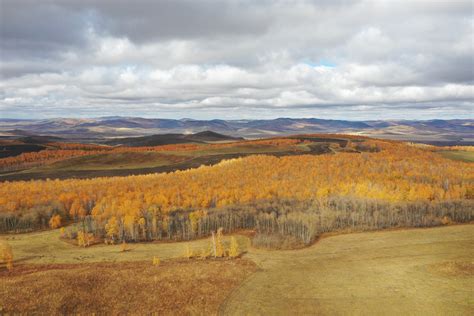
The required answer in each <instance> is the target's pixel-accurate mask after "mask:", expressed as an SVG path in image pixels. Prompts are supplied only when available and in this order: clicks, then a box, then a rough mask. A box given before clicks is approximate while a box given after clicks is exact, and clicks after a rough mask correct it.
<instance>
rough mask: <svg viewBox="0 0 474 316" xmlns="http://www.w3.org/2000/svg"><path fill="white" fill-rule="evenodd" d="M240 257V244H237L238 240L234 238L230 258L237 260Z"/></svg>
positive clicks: (231, 242)
mask: <svg viewBox="0 0 474 316" xmlns="http://www.w3.org/2000/svg"><path fill="white" fill-rule="evenodd" d="M239 255H240V250H239V244H238V243H237V239H236V238H235V237H234V236H232V238H231V239H230V248H229V257H231V258H236V257H238V256H239Z"/></svg>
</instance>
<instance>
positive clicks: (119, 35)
mask: <svg viewBox="0 0 474 316" xmlns="http://www.w3.org/2000/svg"><path fill="white" fill-rule="evenodd" d="M473 10H474V8H473V1H471V0H466V1H456V0H429V1H428V0H426V1H422V0H406V1H403V0H386V1H384V0H373V1H357V0H354V1H352V0H347V1H346V0H321V1H265V0H262V1H256V0H254V1H202V0H200V1H197V0H189V1H180V0H169V1H138V0H133V1H131V0H127V1H125V0H123V1H122V0H114V1H112V0H110V1H106V0H91V1H88V0H77V1H72V0H71V1H66V0H63V1H40V0H34V1H23V0H0V15H1V16H0V24H1V25H0V26H1V29H0V36H1V37H0V50H1V51H0V54H1V56H0V71H1V78H0V117H4V118H5V117H9V118H41V117H98V116H104V115H123V116H144V117H166V118H183V117H191V118H201V119H211V118H223V119H229V118H234V119H238V118H275V117H319V118H341V119H350V120H355V119H376V118H382V119H390V118H401V119H429V118H474V115H473V113H474V59H473V58H474V11H473Z"/></svg>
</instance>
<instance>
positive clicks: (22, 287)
mask: <svg viewBox="0 0 474 316" xmlns="http://www.w3.org/2000/svg"><path fill="white" fill-rule="evenodd" d="M58 235H59V232H58V231H46V232H38V233H31V234H21V235H9V236H3V238H2V239H5V237H8V242H9V243H10V245H12V247H13V250H14V254H15V258H16V260H15V268H14V270H13V272H10V273H8V272H6V271H5V270H3V271H2V272H0V284H1V286H0V307H2V308H3V309H2V312H7V311H8V312H21V313H26V312H28V313H39V314H48V315H49V314H64V313H83V314H84V313H85V314H89V313H96V314H97V313H98V314H104V313H107V314H119V313H135V314H144V313H146V312H157V313H158V314H160V315H169V314H173V315H174V314H187V315H189V314H206V315H213V314H222V315H289V314H293V315H294V314H296V315H308V314H323V315H348V314H350V315H381V314H383V315H400V314H408V315H472V313H473V312H474V300H473V297H474V295H473V294H474V293H473V286H472V285H473V284H474V226H473V225H456V226H445V227H438V228H427V229H409V230H392V231H380V232H368V233H353V234H345V235H335V236H331V237H327V238H323V239H321V240H320V241H319V242H317V243H316V244H315V245H313V246H311V247H309V248H304V249H299V250H283V251H271V250H262V249H255V248H249V249H248V252H247V253H246V254H245V255H244V256H243V258H242V259H236V260H198V259H192V260H187V259H178V258H182V256H183V251H184V246H185V245H186V244H188V243H172V242H170V243H146V244H129V247H130V250H129V251H126V252H121V251H120V246H118V245H116V246H106V245H95V246H92V247H89V248H78V247H77V246H74V245H72V244H69V243H67V242H64V241H61V240H59V238H58ZM227 237H228V236H227ZM238 241H239V245H240V246H241V247H242V249H243V250H247V249H246V248H245V247H246V246H247V245H248V238H247V237H245V236H242V235H239V236H238ZM207 243H208V240H207V239H202V240H197V241H193V242H190V243H189V245H190V248H191V249H195V250H198V249H202V248H203V247H206V245H207ZM153 256H158V257H160V258H161V259H165V260H164V261H162V263H161V264H160V265H158V266H154V265H153V264H152V258H153Z"/></svg>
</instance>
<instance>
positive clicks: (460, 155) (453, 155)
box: [439, 150, 474, 162]
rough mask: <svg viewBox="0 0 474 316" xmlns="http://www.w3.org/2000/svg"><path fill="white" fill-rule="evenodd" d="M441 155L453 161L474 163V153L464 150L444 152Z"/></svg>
mask: <svg viewBox="0 0 474 316" xmlns="http://www.w3.org/2000/svg"><path fill="white" fill-rule="evenodd" d="M439 153H440V154H441V155H442V156H443V157H445V158H449V159H452V160H460V161H466V162H474V151H463V150H443V151H439Z"/></svg>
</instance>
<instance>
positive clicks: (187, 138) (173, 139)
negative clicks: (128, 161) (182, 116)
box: [105, 131, 243, 147]
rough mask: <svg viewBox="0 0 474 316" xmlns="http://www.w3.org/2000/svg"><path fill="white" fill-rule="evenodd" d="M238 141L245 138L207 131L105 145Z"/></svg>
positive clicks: (118, 141) (161, 135) (135, 145)
mask: <svg viewBox="0 0 474 316" xmlns="http://www.w3.org/2000/svg"><path fill="white" fill-rule="evenodd" d="M238 139H243V138H234V137H231V136H226V135H222V134H219V133H215V132H212V131H205V132H200V133H196V134H158V135H150V136H142V137H126V138H116V139H112V140H108V141H106V142H105V144H107V145H112V146H116V145H120V146H129V147H141V146H161V145H171V144H185V143H207V142H214V141H232V140H238Z"/></svg>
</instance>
